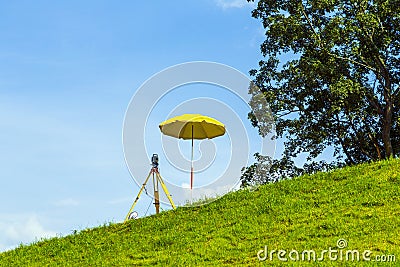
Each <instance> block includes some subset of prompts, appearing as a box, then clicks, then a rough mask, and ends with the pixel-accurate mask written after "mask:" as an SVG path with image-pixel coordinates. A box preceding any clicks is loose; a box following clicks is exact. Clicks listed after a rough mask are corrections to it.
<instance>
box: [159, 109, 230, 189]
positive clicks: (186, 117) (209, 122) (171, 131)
mask: <svg viewBox="0 0 400 267" xmlns="http://www.w3.org/2000/svg"><path fill="white" fill-rule="evenodd" d="M159 127H160V130H161V132H162V133H163V134H165V135H169V136H172V137H176V138H181V139H185V140H187V139H192V157H191V174H190V189H192V188H193V139H206V138H208V139H211V138H214V137H217V136H221V135H224V134H225V125H224V124H222V123H221V122H219V121H217V120H216V119H213V118H210V117H207V116H204V115H201V114H183V115H180V116H177V117H173V118H171V119H168V120H166V121H164V122H162V123H160V125H159Z"/></svg>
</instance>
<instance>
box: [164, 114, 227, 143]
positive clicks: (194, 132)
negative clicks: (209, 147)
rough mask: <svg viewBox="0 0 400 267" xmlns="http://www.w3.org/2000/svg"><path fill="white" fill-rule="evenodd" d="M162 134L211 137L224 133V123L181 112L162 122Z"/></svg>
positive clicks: (180, 136) (192, 137)
mask: <svg viewBox="0 0 400 267" xmlns="http://www.w3.org/2000/svg"><path fill="white" fill-rule="evenodd" d="M159 127H160V130H161V132H162V133H163V134H165V135H169V136H172V137H176V138H181V139H206V138H208V139H211V138H214V137H217V136H221V135H224V134H225V125H224V124H222V123H221V122H219V121H217V120H216V119H214V118H210V117H207V116H203V115H201V114H183V115H180V116H177V117H173V118H171V119H168V120H166V121H164V122H162V123H161V124H160V125H159Z"/></svg>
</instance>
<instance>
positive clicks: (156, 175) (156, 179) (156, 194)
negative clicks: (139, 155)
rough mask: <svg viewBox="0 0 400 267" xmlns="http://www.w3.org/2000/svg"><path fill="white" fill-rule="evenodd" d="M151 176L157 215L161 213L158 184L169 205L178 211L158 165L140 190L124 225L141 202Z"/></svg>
mask: <svg viewBox="0 0 400 267" xmlns="http://www.w3.org/2000/svg"><path fill="white" fill-rule="evenodd" d="M150 176H152V177H153V188H154V206H155V207H156V214H158V213H160V194H159V191H158V183H160V184H161V187H162V189H163V190H164V193H165V195H166V196H167V198H168V200H169V203H171V206H172V208H173V209H176V207H175V204H174V202H173V201H172V198H171V195H170V194H169V192H168V189H167V186H166V185H165V183H164V181H163V179H162V177H161V175H160V173H159V171H158V164H153V167H152V168H151V170H150V172H149V175H147V178H146V180H145V181H144V183H143V185H142V187H141V188H140V191H139V193H138V195H137V197H136V199H135V201H134V202H133V204H132V207H131V209H130V210H129V212H128V214H127V215H126V217H125V220H124V223H125V222H126V221H128V220H129V215H130V214H131V212H132V210H133V208H134V207H135V205H136V203H137V202H138V200H139V197H140V195H141V194H142V192H143V190H144V189H145V186H146V184H147V182H148V181H149V179H150Z"/></svg>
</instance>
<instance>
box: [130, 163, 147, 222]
mask: <svg viewBox="0 0 400 267" xmlns="http://www.w3.org/2000/svg"><path fill="white" fill-rule="evenodd" d="M152 172H153V170H151V171H150V173H149V175H148V176H147V178H146V180H145V181H144V183H143V185H142V187H141V188H140V191H139V193H138V195H137V197H136V199H135V201H134V202H133V204H132V207H131V209H130V210H129V212H128V214H127V215H126V217H125V220H124V223H125V222H126V221H128V219H129V214H131V212H132V210H133V208H134V207H135V205H136V203H137V202H138V200H139V197H140V195H141V194H142V192H143V189H144V187H145V186H146V184H147V181H148V180H149V178H150V175H151V173H152Z"/></svg>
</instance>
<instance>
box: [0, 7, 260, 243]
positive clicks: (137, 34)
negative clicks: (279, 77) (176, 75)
mask: <svg viewBox="0 0 400 267" xmlns="http://www.w3.org/2000/svg"><path fill="white" fill-rule="evenodd" d="M252 7H253V6H252V5H251V4H248V3H247V2H246V1H245V0H243V1H236V0H232V1H229V0H225V1H222V0H201V1H183V0H182V1H156V2H155V1H147V2H146V1H136V2H133V1H119V2H118V3H117V2H115V1H99V0H96V1H56V2H54V1H1V2H0V30H1V34H0V138H1V143H0V147H1V153H0V167H1V170H0V175H1V179H0V192H1V194H0V201H1V203H2V205H1V206H0V251H3V250H6V249H9V248H12V247H14V246H16V245H18V244H19V243H21V242H22V243H27V242H32V241H34V240H35V238H41V237H44V236H55V235H65V234H69V233H71V232H72V231H74V230H80V229H84V228H86V227H93V226H96V225H99V224H103V223H106V222H110V221H112V222H118V221H121V220H123V218H124V216H125V215H126V212H127V211H128V210H129V207H130V205H131V204H132V200H133V199H134V197H135V196H136V194H137V190H138V187H137V185H136V183H135V182H134V180H133V179H132V177H131V176H130V174H129V171H128V170H127V167H126V165H125V161H124V155H123V145H122V137H121V136H122V125H123V120H124V115H125V111H126V109H127V106H128V104H129V101H130V99H131V98H132V96H133V95H134V93H135V91H136V90H137V89H138V88H139V87H140V86H141V84H143V83H144V82H145V81H146V80H147V79H148V78H149V77H151V76H152V75H154V74H156V73H157V72H159V71H161V70H163V69H165V68H167V67H170V66H172V65H175V64H180V63H183V62H190V61H213V62H219V63H222V64H226V65H229V66H232V67H233V68H236V69H237V70H239V71H241V72H243V73H245V74H247V73H248V71H249V70H250V69H252V68H256V67H257V65H258V61H259V60H260V59H261V54H260V52H259V45H260V43H261V42H262V40H263V30H262V28H261V24H260V23H259V22H258V21H256V20H255V19H253V18H252V17H251V14H250V13H251V10H252ZM207 90H208V89H207V88H205V87H204V89H201V91H202V92H203V94H202V95H199V96H197V97H207V96H208V94H207V93H206V92H207ZM210 92H211V91H210ZM210 94H211V93H210ZM195 96H196V94H194V93H193V94H188V95H187V96H186V98H183V99H182V101H183V102H184V101H186V100H190V99H191V98H192V97H195ZM209 97H212V98H214V99H217V100H220V101H228V102H229V99H228V98H229V96H228V94H226V93H221V95H219V96H216V95H211V96H209ZM176 99H177V98H176V97H173V95H172V97H171V96H170V99H168V97H166V98H165V99H163V100H162V101H160V103H161V104H160V105H158V106H157V107H156V108H155V109H154V110H155V112H161V111H164V112H165V114H166V112H168V114H169V113H170V112H172V111H173V109H172V108H171V110H167V109H168V108H165V107H166V106H167V107H168V103H169V104H170V105H172V104H171V103H175V102H174V101H176ZM227 99H228V100H227ZM163 101H164V102H163ZM232 101H233V103H234V104H233V106H234V107H236V108H237V109H238V110H241V114H242V115H243V114H245V112H244V111H245V109H243V110H242V109H241V107H243V105H242V104H238V103H239V102H240V101H239V102H237V100H232ZM235 101H236V102H235ZM235 103H236V104H235ZM175 105H176V104H175ZM178 111H179V109H177V111H176V112H178ZM165 114H163V115H162V116H163V117H165V116H167V115H168V114H167V115H165ZM155 118H157V117H155ZM156 130H157V131H158V129H156ZM150 132H151V131H150ZM154 134H155V133H154ZM154 138H158V139H159V138H160V135H159V132H158V133H157V135H156V136H155V137H154ZM151 140H152V139H151ZM223 140H224V139H221V143H223V142H225V141H223ZM180 146H181V150H182V151H187V149H188V148H190V145H189V146H188V144H187V143H180ZM149 153H151V152H149ZM182 153H183V154H184V153H186V152H182ZM196 153H199V152H196ZM185 155H186V156H187V154H185ZM196 155H197V154H196ZM197 156H198V155H197ZM163 168H164V169H163V170H165V172H166V173H168V166H164V167H163ZM145 174H147V173H145ZM184 175H186V174H184ZM148 200H149V199H146V198H145V197H144V201H143V202H145V203H143V204H140V205H138V209H139V210H143V209H145V208H146V207H147V204H148Z"/></svg>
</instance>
